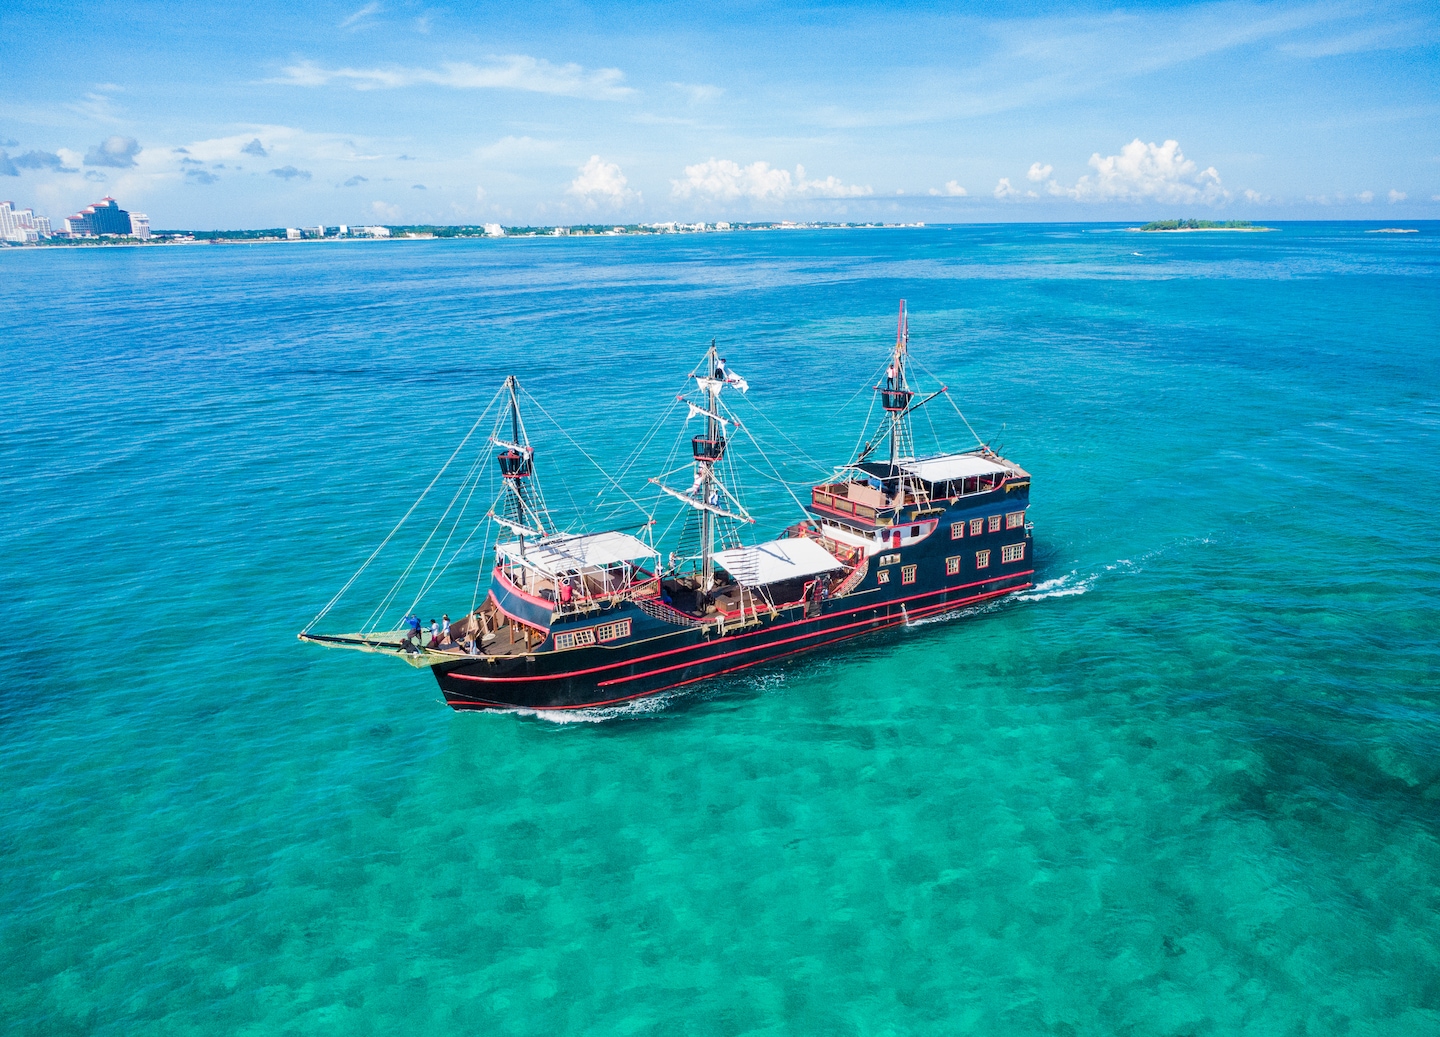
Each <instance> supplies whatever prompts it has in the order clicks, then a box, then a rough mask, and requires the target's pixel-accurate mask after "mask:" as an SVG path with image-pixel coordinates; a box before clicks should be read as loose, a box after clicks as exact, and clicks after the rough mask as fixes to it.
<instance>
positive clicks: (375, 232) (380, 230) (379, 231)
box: [357, 227, 390, 238]
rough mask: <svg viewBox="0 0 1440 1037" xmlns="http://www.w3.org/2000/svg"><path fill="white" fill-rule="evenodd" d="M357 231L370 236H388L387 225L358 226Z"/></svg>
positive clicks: (388, 229)
mask: <svg viewBox="0 0 1440 1037" xmlns="http://www.w3.org/2000/svg"><path fill="white" fill-rule="evenodd" d="M357 232H358V233H360V234H364V235H365V236H366V237H370V238H388V237H389V236H390V228H389V227H360V228H358V231H357Z"/></svg>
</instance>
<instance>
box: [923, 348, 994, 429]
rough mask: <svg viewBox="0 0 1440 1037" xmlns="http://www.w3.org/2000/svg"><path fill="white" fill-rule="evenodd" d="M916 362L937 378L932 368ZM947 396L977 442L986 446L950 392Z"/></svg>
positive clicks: (932, 376)
mask: <svg viewBox="0 0 1440 1037" xmlns="http://www.w3.org/2000/svg"><path fill="white" fill-rule="evenodd" d="M915 363H916V364H918V365H919V367H920V370H922V371H924V372H925V373H926V374H928V375H929V376H930V377H931V378H935V373H934V372H933V371H931V370H930V368H928V367H926V366H925V365H924V364H921V363H920V361H918V360H916V361H915ZM935 381H937V382H938V381H940V379H939V378H935ZM942 384H943V383H942ZM945 398H946V399H947V400H949V401H950V406H952V407H954V408H955V413H956V414H959V415H960V420H961V421H964V422H965V427H966V428H967V429H970V434H971V435H972V436H974V437H975V442H977V443H979V444H980V445H981V446H984V445H985V440H983V439H981V438H980V435H979V434H978V433H977V432H976V431H975V430H974V429H973V428H971V426H970V422H969V421H968V420H966V418H965V415H964V414H963V413H961V411H960V406H959V404H957V403H956V402H955V400H954V398H953V397H952V396H951V395H950V394H949V393H948V392H947V393H946V394H945Z"/></svg>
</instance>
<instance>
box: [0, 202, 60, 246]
mask: <svg viewBox="0 0 1440 1037" xmlns="http://www.w3.org/2000/svg"><path fill="white" fill-rule="evenodd" d="M48 237H50V217H48V216H36V215H35V210H33V209H17V208H15V203H14V202H0V241H8V242H12V243H13V244H17V245H25V244H29V243H31V242H36V241H39V240H40V239H41V238H48Z"/></svg>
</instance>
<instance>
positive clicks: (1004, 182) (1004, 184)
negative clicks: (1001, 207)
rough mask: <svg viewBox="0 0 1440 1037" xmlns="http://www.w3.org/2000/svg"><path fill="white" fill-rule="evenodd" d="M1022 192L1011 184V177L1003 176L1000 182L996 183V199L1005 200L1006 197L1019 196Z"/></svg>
mask: <svg viewBox="0 0 1440 1037" xmlns="http://www.w3.org/2000/svg"><path fill="white" fill-rule="evenodd" d="M1019 195H1020V192H1019V191H1017V190H1016V189H1015V188H1013V187H1011V186H1010V178H1009V177H1008V176H1002V177H1001V178H1000V182H999V183H998V184H996V185H995V199H996V200H997V201H1001V202H1003V201H1004V200H1005V199H1006V198H1017V197H1019Z"/></svg>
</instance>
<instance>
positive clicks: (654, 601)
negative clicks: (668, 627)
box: [635, 598, 708, 627]
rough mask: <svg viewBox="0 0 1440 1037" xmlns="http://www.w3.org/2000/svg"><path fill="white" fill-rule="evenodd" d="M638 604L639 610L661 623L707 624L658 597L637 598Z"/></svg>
mask: <svg viewBox="0 0 1440 1037" xmlns="http://www.w3.org/2000/svg"><path fill="white" fill-rule="evenodd" d="M635 604H636V605H638V606H640V611H642V612H644V613H645V614H646V615H648V616H654V617H655V618H656V619H658V620H660V621H661V622H663V623H673V624H675V625H676V626H681V627H703V626H707V625H708V624H707V623H706V622H705V620H703V619H697V618H696V617H694V616H687V615H686V614H685V613H683V612H681V611H680V610H679V609H677V608H673V607H671V606H669V605H667V604H665V603H664V602H663V601H661V600H660V599H658V598H639V599H637V600H636V602H635Z"/></svg>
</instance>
